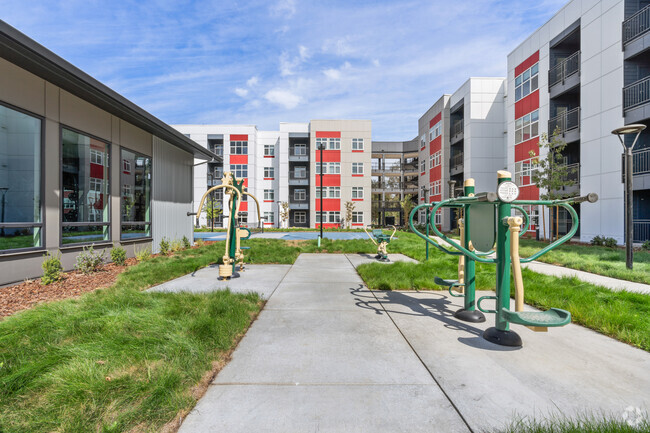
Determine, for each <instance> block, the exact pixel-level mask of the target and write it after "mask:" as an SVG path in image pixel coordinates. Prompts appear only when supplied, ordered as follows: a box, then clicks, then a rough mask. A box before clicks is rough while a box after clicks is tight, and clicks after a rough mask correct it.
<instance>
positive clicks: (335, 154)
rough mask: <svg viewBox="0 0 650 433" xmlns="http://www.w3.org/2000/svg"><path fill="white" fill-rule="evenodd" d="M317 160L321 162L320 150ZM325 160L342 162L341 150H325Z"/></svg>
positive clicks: (317, 152)
mask: <svg viewBox="0 0 650 433" xmlns="http://www.w3.org/2000/svg"><path fill="white" fill-rule="evenodd" d="M316 162H320V150H317V151H316ZM323 162H341V151H340V150H323Z"/></svg>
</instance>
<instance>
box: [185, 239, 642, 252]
mask: <svg viewBox="0 0 650 433" xmlns="http://www.w3.org/2000/svg"><path fill="white" fill-rule="evenodd" d="M181 242H183V249H185V250H186V249H188V248H189V247H191V246H192V244H191V243H190V240H189V239H187V236H183V240H182V241H181ZM648 248H649V249H650V246H649V247H648Z"/></svg>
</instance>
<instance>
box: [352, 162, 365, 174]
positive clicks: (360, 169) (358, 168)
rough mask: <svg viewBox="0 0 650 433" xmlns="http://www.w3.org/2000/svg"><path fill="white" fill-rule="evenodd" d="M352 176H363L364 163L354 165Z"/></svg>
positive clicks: (354, 163)
mask: <svg viewBox="0 0 650 433" xmlns="http://www.w3.org/2000/svg"><path fill="white" fill-rule="evenodd" d="M352 175H363V162H353V163H352Z"/></svg>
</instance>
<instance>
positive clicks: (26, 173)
mask: <svg viewBox="0 0 650 433" xmlns="http://www.w3.org/2000/svg"><path fill="white" fill-rule="evenodd" d="M41 128H42V126H41V120H40V119H38V118H36V117H33V116H30V115H28V114H24V113H21V112H19V111H16V110H12V109H11V108H8V107H5V106H2V105H0V251H4V250H15V249H21V248H35V247H40V246H42V244H41V228H42V220H41Z"/></svg>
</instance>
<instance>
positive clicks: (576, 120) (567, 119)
mask: <svg viewBox="0 0 650 433" xmlns="http://www.w3.org/2000/svg"><path fill="white" fill-rule="evenodd" d="M556 129H557V130H558V131H559V132H560V134H564V133H565V132H568V131H571V130H574V129H577V130H578V131H580V107H578V108H574V109H573V110H569V111H565V112H563V113H561V114H560V115H559V116H555V117H554V118H552V119H551V120H549V121H548V131H549V133H551V134H553V133H554V132H555V130H556Z"/></svg>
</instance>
